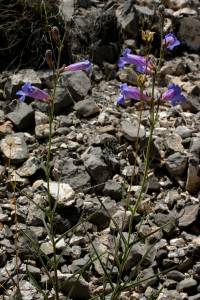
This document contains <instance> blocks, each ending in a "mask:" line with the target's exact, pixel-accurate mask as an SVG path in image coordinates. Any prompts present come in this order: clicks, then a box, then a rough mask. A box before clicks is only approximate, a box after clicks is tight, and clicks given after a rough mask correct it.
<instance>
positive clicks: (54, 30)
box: [51, 26, 60, 43]
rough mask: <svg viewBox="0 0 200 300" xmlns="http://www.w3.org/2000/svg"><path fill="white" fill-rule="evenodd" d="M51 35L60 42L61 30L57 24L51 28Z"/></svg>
mask: <svg viewBox="0 0 200 300" xmlns="http://www.w3.org/2000/svg"><path fill="white" fill-rule="evenodd" d="M51 35H52V38H53V40H54V41H55V42H56V43H58V42H60V32H59V29H58V27H57V26H53V27H52V29H51Z"/></svg>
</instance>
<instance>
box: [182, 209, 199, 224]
mask: <svg viewBox="0 0 200 300" xmlns="http://www.w3.org/2000/svg"><path fill="white" fill-rule="evenodd" d="M198 213H199V204H196V205H189V206H186V207H184V208H183V209H182V210H181V211H180V216H181V217H180V218H179V226H180V227H187V226H189V225H191V224H192V223H193V222H195V221H196V220H197V217H198Z"/></svg>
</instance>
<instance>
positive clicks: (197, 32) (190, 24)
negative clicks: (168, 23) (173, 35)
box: [179, 16, 200, 51]
mask: <svg viewBox="0 0 200 300" xmlns="http://www.w3.org/2000/svg"><path fill="white" fill-rule="evenodd" d="M179 36H180V39H181V40H183V41H184V42H185V43H186V45H187V46H188V47H189V48H190V49H192V50H197V51H198V50H199V49H200V20H199V19H198V18H196V17H193V16H191V17H184V18H182V19H181V20H180V28H179Z"/></svg>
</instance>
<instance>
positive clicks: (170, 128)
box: [0, 0, 200, 300]
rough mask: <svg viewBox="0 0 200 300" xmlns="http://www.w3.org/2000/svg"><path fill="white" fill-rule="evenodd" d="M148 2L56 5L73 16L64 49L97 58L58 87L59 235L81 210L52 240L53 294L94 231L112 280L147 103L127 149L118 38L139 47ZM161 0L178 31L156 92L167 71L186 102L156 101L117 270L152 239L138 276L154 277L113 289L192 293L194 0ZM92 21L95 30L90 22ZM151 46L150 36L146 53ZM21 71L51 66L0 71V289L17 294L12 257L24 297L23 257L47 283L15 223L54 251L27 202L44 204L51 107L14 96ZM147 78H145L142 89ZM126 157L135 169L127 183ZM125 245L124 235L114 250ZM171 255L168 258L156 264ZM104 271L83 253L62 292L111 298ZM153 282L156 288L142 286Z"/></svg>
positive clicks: (197, 161)
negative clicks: (147, 159) (147, 161)
mask: <svg viewBox="0 0 200 300" xmlns="http://www.w3.org/2000/svg"><path fill="white" fill-rule="evenodd" d="M157 2H158V1H145V0H144V1H139V0H138V1H135V2H134V1H129V0H127V1H108V2H107V3H105V2H103V1H97V0H79V1H77V2H76V5H75V6H74V3H75V1H73V0H71V1H65V5H66V6H65V7H64V8H63V11H64V13H65V17H66V18H71V17H72V16H73V20H74V23H73V30H72V32H71V34H74V39H73V40H72V43H71V50H72V51H75V52H76V53H81V54H80V56H83V55H84V51H86V50H88V51H89V52H90V53H92V57H93V62H94V69H93V74H92V77H91V78H89V77H88V76H87V75H86V74H85V73H84V72H83V71H78V72H76V73H67V74H66V73H64V74H63V75H62V76H61V79H60V83H59V86H58V88H57V91H56V103H55V113H56V116H55V120H54V126H53V127H54V128H53V139H52V159H51V180H52V182H51V184H50V193H51V196H52V198H53V199H55V198H56V197H57V194H58V189H59V197H58V209H57V212H56V217H55V232H56V236H57V237H59V236H61V235H62V233H64V232H65V231H66V230H67V229H70V228H72V227H73V226H74V225H76V224H78V222H79V220H80V218H81V217H88V218H87V221H86V222H85V223H84V224H82V225H80V226H77V227H76V228H75V229H74V231H73V234H71V235H67V236H64V237H61V239H60V241H59V243H58V244H57V254H58V255H59V254H60V253H61V252H62V251H63V252H62V256H61V260H60V262H59V266H58V268H59V271H58V277H59V284H60V293H61V299H65V298H64V296H66V295H67V294H68V292H69V290H70V289H71V286H72V285H73V284H74V279H72V278H71V274H73V273H74V272H76V271H78V270H79V269H80V268H82V267H83V266H84V265H85V264H87V262H88V261H89V260H90V259H91V257H92V256H93V255H94V249H93V247H92V246H91V241H92V242H93V245H94V246H95V248H96V251H97V252H98V253H99V254H101V256H102V260H103V262H104V264H105V266H106V269H107V271H108V272H109V273H110V274H111V275H112V280H113V283H115V280H116V274H117V272H118V271H117V268H116V266H115V262H114V257H113V255H114V254H113V253H114V238H115V237H117V236H118V230H117V228H116V225H115V223H114V222H113V221H112V220H111V217H112V219H113V220H115V221H116V223H117V224H118V225H119V227H120V226H122V224H123V218H124V212H125V206H126V205H125V198H126V195H127V191H128V190H130V202H131V204H134V203H135V201H136V199H137V195H138V193H139V191H140V186H139V183H140V179H141V177H142V174H143V171H144V153H145V149H146V142H147V138H148V135H149V125H150V124H149V112H148V110H146V111H143V113H142V125H141V128H140V132H139V146H140V148H139V153H138V155H137V156H136V147H135V143H136V140H137V131H138V130H137V128H138V124H139V115H140V111H139V109H138V105H137V103H135V104H133V103H132V104H130V103H128V105H127V106H126V107H116V106H115V104H114V103H115V100H116V98H117V96H118V94H119V83H120V82H127V83H128V84H132V85H134V83H135V82H136V74H135V72H134V71H133V69H132V68H126V69H125V70H123V71H118V68H117V64H116V62H117V59H118V57H119V55H120V53H121V48H122V45H121V43H123V47H124V46H127V45H128V46H129V47H132V48H133V49H135V48H134V47H136V49H137V53H140V54H142V53H143V45H142V44H141V40H140V39H139V31H140V26H141V24H151V26H152V28H154V30H155V31H156V28H158V17H156V15H155V12H154V8H155V5H156V3H157ZM163 2H165V5H166V7H167V9H166V16H167V19H166V24H165V30H166V31H168V32H169V31H171V30H172V29H175V30H176V32H177V34H178V37H179V39H180V40H182V41H183V42H182V45H181V46H180V48H179V49H177V50H175V51H173V53H172V54H168V56H167V58H166V62H165V64H164V66H163V67H162V69H161V71H160V74H159V78H158V80H157V85H158V86H159V88H158V89H157V90H158V91H157V92H158V93H159V92H160V91H163V90H165V87H166V86H167V84H168V82H174V83H177V84H179V85H180V86H181V87H182V89H183V92H184V93H185V95H186V97H187V102H186V103H184V104H183V105H182V106H180V105H179V106H176V107H170V105H168V104H163V105H162V106H161V107H160V111H159V118H158V122H157V124H156V128H155V131H154V135H153V147H152V148H153V151H152V159H151V165H150V170H149V175H148V183H147V186H146V191H145V195H144V199H143V201H142V203H141V205H140V207H139V209H138V212H137V214H136V215H135V217H134V220H133V226H132V237H131V238H132V239H134V237H136V236H138V237H140V238H141V239H140V240H139V241H138V242H137V243H135V244H134V246H133V247H132V249H131V251H130V254H129V257H128V260H127V265H126V267H125V274H124V280H126V279H127V278H129V277H130V276H133V273H134V270H135V267H136V265H137V263H138V261H139V260H140V259H141V257H142V256H143V255H144V254H145V253H146V251H147V250H148V249H150V250H149V251H150V252H149V253H148V255H147V256H146V257H145V259H144V261H143V262H142V265H141V266H140V268H139V269H138V270H137V276H138V278H140V279H144V278H149V277H151V279H148V280H146V281H144V282H143V283H141V284H140V285H139V286H137V287H136V288H135V289H133V288H132V289H129V290H128V291H126V292H123V293H122V296H121V298H120V299H122V300H128V299H132V300H139V299H140V300H145V299H160V300H161V299H166V300H171V299H176V300H179V299H180V300H198V299H200V237H199V235H200V209H199V207H200V204H199V203H200V133H199V132H200V98H199V97H200V88H199V86H200V72H199V66H200V58H199V55H198V53H199V52H198V51H199V50H200V26H199V24H200V19H199V12H200V7H198V1H189V0H177V1H173V0H169V1H163ZM99 20H100V21H99ZM91 22H92V23H91ZM99 22H100V23H99ZM145 22H146V23H145ZM100 25H101V26H100ZM91 26H93V27H92V29H93V30H89V31H88V29H89V28H91ZM95 26H97V27H95ZM144 26H146V25H144ZM77 28H78V29H79V30H77ZM152 28H150V29H152ZM94 29H96V31H94ZM155 40H156V37H155ZM80 47H82V48H81V49H80ZM157 48H158V47H156V41H155V44H153V52H154V55H157V52H156V50H157ZM83 49H85V50H83ZM26 81H30V82H31V83H32V84H33V85H35V86H39V87H41V88H46V89H50V88H51V86H52V74H51V72H50V71H34V70H32V69H26V70H21V71H19V72H18V73H16V74H14V72H3V73H2V74H1V76H0V88H1V90H0V137H1V141H0V177H1V183H0V200H1V201H0V292H1V295H2V296H0V299H6V300H7V299H15V298H14V294H15V292H16V287H15V284H14V282H15V280H16V278H17V270H16V265H17V266H18V268H17V269H18V276H19V278H20V289H21V293H22V299H27V300H28V299H43V297H42V296H41V295H40V294H39V293H38V292H37V290H36V288H35V287H34V284H33V282H32V281H31V280H30V278H29V276H28V272H27V269H28V271H29V273H30V274H31V275H32V277H33V278H35V280H36V281H37V282H38V284H40V285H41V286H42V287H43V289H45V288H47V289H50V290H51V286H48V280H47V277H46V275H45V271H44V268H43V266H42V265H41V263H40V261H39V259H38V255H37V253H36V254H35V253H34V252H35V251H34V249H33V246H32V245H31V244H30V242H29V241H28V239H27V238H26V236H25V235H22V234H21V230H24V231H25V232H26V234H27V235H29V236H31V237H32V239H33V240H35V241H37V242H38V244H39V248H40V250H42V251H43V252H44V253H45V255H46V256H47V257H49V258H52V256H53V249H52V245H51V243H50V241H49V239H48V236H47V233H46V230H45V227H44V223H43V218H42V212H41V210H40V209H39V208H38V206H36V205H35V204H34V203H36V204H38V205H41V206H43V207H44V206H47V199H46V196H45V191H46V187H47V185H46V182H45V173H44V162H45V160H46V155H47V147H48V145H47V142H48V134H49V125H48V114H47V111H48V107H47V105H46V104H45V103H41V102H36V101H35V102H33V101H32V100H31V99H28V100H26V103H19V102H18V100H16V96H15V93H16V91H17V90H18V88H19V86H21V83H22V82H26ZM150 85H151V82H150V81H149V82H148V84H147V90H148V88H150ZM135 162H136V171H137V174H136V175H137V176H136V177H135V179H134V182H133V184H132V186H130V182H131V176H132V171H133V167H134V164H135ZM13 186H15V193H13ZM30 199H32V200H33V201H34V203H33V201H32V200H30ZM15 203H17V212H16V205H15ZM16 216H17V218H16ZM129 220H130V212H126V222H124V224H123V233H124V236H126V235H127V232H128V222H129ZM160 227H162V228H161V229H159V228H160ZM16 232H17V240H18V241H17V243H16ZM152 232H153V234H150V233H152ZM66 245H67V247H66ZM65 247H66V248H65ZM16 249H17V252H18V256H19V258H18V262H17V264H16ZM63 249H64V250H63ZM123 249H124V245H123V242H122V243H121V247H120V249H119V251H121V252H123ZM38 251H39V250H38ZM113 264H114V266H115V267H114V268H113V267H112V266H113ZM170 267H174V269H173V270H171V271H169V272H167V273H166V274H164V273H163V274H161V273H162V272H163V271H165V270H167V269H169V268H170ZM103 274H104V271H103V269H102V266H101V264H100V263H99V261H98V260H95V261H94V262H93V263H92V264H88V267H87V268H86V269H85V270H84V272H83V274H82V276H81V277H80V278H78V279H77V281H76V283H75V284H76V288H75V289H74V290H73V291H72V294H71V299H77V300H79V299H80V300H81V299H90V298H92V296H94V295H100V294H101V293H102V292H103V291H104V288H105V291H106V292H105V291H104V294H106V293H108V295H107V296H105V298H100V296H99V298H98V299H110V296H109V290H110V286H108V285H107V286H106V287H104V286H103V281H102V276H103ZM153 275H155V276H153ZM161 288H162V291H161V293H160V295H159V296H158V298H156V296H155V297H154V298H151V297H152V295H157V293H158V291H159V290H160V289H161ZM3 295H4V296H3ZM62 295H63V296H62ZM49 299H51V298H49Z"/></svg>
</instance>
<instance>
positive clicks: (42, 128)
mask: <svg viewBox="0 0 200 300" xmlns="http://www.w3.org/2000/svg"><path fill="white" fill-rule="evenodd" d="M35 123H36V126H35V135H36V137H37V138H38V139H43V138H47V137H48V136H49V118H48V116H47V115H46V114H44V113H42V112H40V111H36V112H35ZM54 132H55V122H53V124H52V135H53V134H54Z"/></svg>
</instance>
